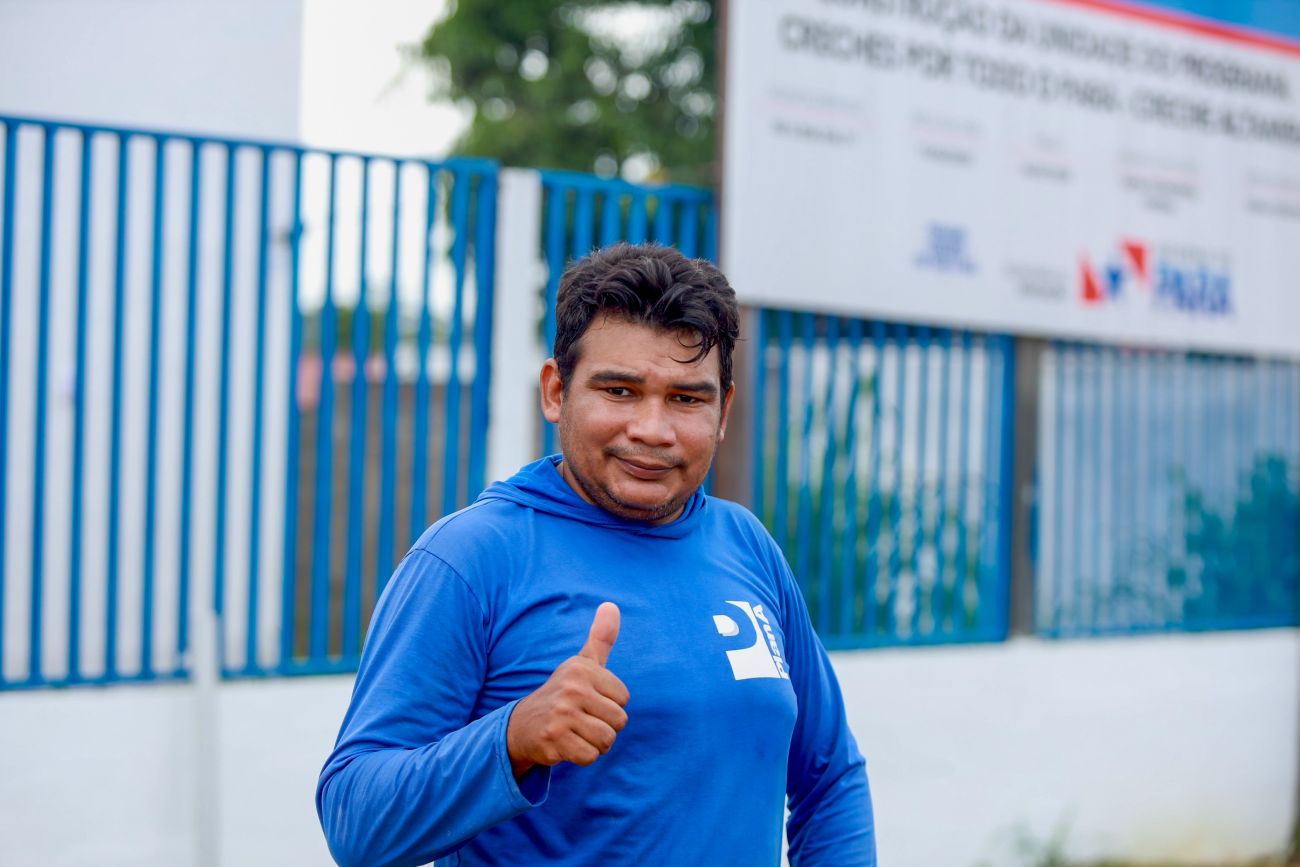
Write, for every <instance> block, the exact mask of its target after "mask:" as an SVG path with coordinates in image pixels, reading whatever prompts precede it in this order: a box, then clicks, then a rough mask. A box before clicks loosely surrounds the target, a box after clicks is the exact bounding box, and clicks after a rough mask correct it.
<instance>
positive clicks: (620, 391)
mask: <svg viewBox="0 0 1300 867" xmlns="http://www.w3.org/2000/svg"><path fill="white" fill-rule="evenodd" d="M605 393H606V394H608V395H609V396H611V397H627V396H628V395H630V394H631V393H632V392H631V391H629V390H628V389H626V388H624V387H623V386H621V385H612V386H610V387H609V388H607V389H605Z"/></svg>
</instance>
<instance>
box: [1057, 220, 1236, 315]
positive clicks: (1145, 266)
mask: <svg viewBox="0 0 1300 867" xmlns="http://www.w3.org/2000/svg"><path fill="white" fill-rule="evenodd" d="M1134 288H1136V289H1137V290H1138V293H1136V294H1138V295H1143V296H1146V297H1147V298H1149V299H1150V304H1151V305H1152V306H1153V307H1156V308H1162V309H1172V310H1177V311H1180V312H1182V313H1189V314H1198V315H1204V316H1228V315H1230V314H1231V313H1232V306H1233V305H1232V275H1231V272H1230V270H1229V268H1228V264H1227V257H1226V256H1225V255H1222V254H1213V253H1208V252H1206V251H1205V250H1201V249H1199V248H1195V247H1188V246H1177V245H1161V246H1159V247H1156V246H1153V245H1152V244H1149V243H1147V242H1145V241H1137V240H1133V239H1123V240H1121V241H1120V242H1119V244H1118V245H1117V246H1116V249H1115V251H1114V252H1113V253H1112V254H1111V256H1110V257H1109V258H1107V259H1106V260H1105V261H1104V262H1102V264H1101V267H1100V268H1098V267H1095V266H1094V265H1093V262H1092V259H1091V258H1090V257H1089V256H1088V255H1087V254H1086V253H1085V254H1083V255H1081V256H1080V257H1079V293H1080V299H1081V300H1082V301H1083V303H1084V304H1085V305H1088V306H1096V305H1102V304H1108V303H1111V302H1114V301H1117V300H1118V299H1120V298H1123V297H1125V296H1126V295H1130V294H1134V293H1133V292H1132V289H1134Z"/></svg>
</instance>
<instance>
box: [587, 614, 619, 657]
mask: <svg viewBox="0 0 1300 867" xmlns="http://www.w3.org/2000/svg"><path fill="white" fill-rule="evenodd" d="M618 623H619V613H618V606H617V605H615V604H614V603H613V602H602V603H600V607H599V608H597V609H596V616H595V618H593V619H592V621H591V631H590V632H589V633H587V643H586V644H584V645H583V646H582V650H580V651H578V655H579V656H585V657H587V658H588V659H590V660H591V661H592V662H595V663H596V664H597V665H600V666H602V667H603V666H604V665H605V663H606V662H607V661H608V660H609V652H610V651H611V650H613V649H614V642H615V641H618Z"/></svg>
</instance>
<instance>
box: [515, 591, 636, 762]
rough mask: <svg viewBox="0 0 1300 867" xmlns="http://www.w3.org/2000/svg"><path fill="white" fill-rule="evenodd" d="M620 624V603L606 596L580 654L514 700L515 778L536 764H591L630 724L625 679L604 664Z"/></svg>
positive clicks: (570, 658)
mask: <svg viewBox="0 0 1300 867" xmlns="http://www.w3.org/2000/svg"><path fill="white" fill-rule="evenodd" d="M618 626H619V611H618V606H617V605H615V604H614V603H613V602H602V603H601V605H600V607H599V608H597V609H596V616H595V618H594V619H593V620H592V621H591V630H590V631H589V632H588V633H587V643H586V644H584V645H583V646H582V650H580V651H578V655H577V656H571V657H569V658H568V659H566V660H565V661H564V662H562V663H560V667H559V668H557V669H555V671H554V672H552V674H551V676H550V677H549V678H548V679H547V681H546V683H544V684H542V685H541V686H539V687H538V688H537V689H536V690H535V691H533V692H532V693H530V694H529V695H528V696H526V697H525V698H524V699H523V700H521V701H520V702H519V704H517V705H515V709H514V712H513V713H511V714H510V724H509V725H508V726H507V728H506V749H507V750H508V751H509V753H510V765H511V768H512V769H513V770H514V774H515V778H516V779H518V778H519V777H521V776H523V775H524V773H525V772H526V771H527V770H528V769H529V768H531V767H532V766H533V765H556V764H559V763H560V762H573V763H574V764H576V765H590V764H591V763H592V762H594V761H596V759H598V758H600V757H601V756H602V755H604V754H605V753H607V752H609V750H610V747H612V746H613V745H614V738H615V736H617V734H618V733H619V732H620V731H622V730H623V726H625V725H627V713H626V712H624V710H623V708H624V707H626V706H627V701H628V692H627V687H626V686H624V685H623V681H621V680H619V679H618V678H617V677H615V676H614V673H613V672H611V671H609V670H608V669H606V668H605V663H606V662H607V661H608V660H609V653H610V651H611V650H613V648H614V642H616V641H617V640H618Z"/></svg>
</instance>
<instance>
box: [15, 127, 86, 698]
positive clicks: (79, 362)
mask: <svg viewBox="0 0 1300 867" xmlns="http://www.w3.org/2000/svg"><path fill="white" fill-rule="evenodd" d="M93 141H94V133H92V132H89V131H83V132H82V133H81V182H80V189H79V196H80V204H79V205H78V208H77V336H76V338H75V340H76V344H77V347H76V356H75V358H76V360H75V362H74V365H75V366H74V368H73V370H74V374H73V375H74V377H75V381H76V390H75V391H74V392H73V410H72V478H71V480H70V482H71V488H70V490H69V491H68V494H69V499H70V501H71V512H72V515H71V531H70V535H69V538H68V682H69V683H76V682H77V681H79V680H80V679H81V534H82V521H83V503H84V492H83V487H84V485H83V483H82V476H83V475H84V474H85V462H86V340H87V335H88V333H89V329H90V310H89V307H90V304H89V294H90V190H91V181H92V177H93V175H92V171H93V169H92V166H93V165H94V162H93V161H92V160H91V156H92V155H93V145H92V143H93ZM0 369H3V368H0ZM3 375H4V374H0V376H3ZM0 490H3V488H2V487H0ZM0 511H3V509H0ZM0 595H3V588H0Z"/></svg>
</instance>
